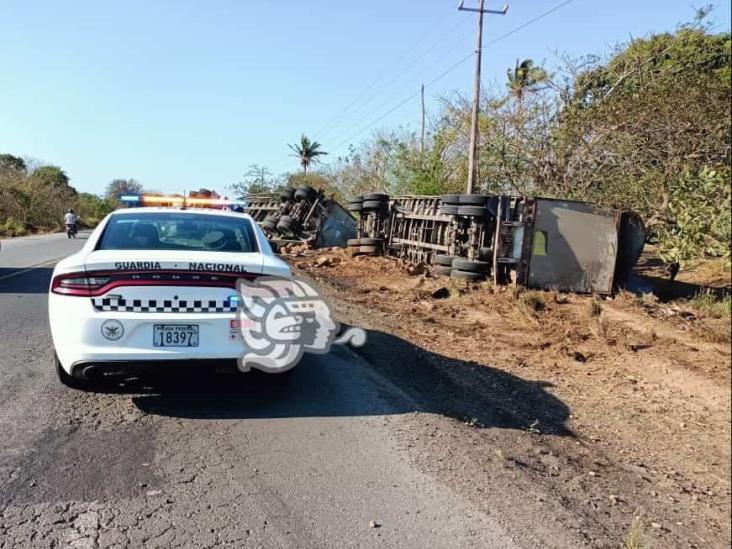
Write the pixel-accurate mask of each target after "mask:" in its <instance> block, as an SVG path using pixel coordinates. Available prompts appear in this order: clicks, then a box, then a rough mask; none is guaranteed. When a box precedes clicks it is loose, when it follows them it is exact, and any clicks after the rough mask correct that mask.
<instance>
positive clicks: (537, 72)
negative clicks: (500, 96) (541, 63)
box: [506, 59, 549, 104]
mask: <svg viewBox="0 0 732 549" xmlns="http://www.w3.org/2000/svg"><path fill="white" fill-rule="evenodd" d="M506 76H508V84H507V86H508V90H509V92H510V93H511V95H513V96H514V97H515V98H516V100H517V101H518V103H519V104H521V103H523V99H524V95H525V94H526V93H527V92H535V91H538V90H540V89H541V84H544V83H546V82H547V81H548V80H549V75H548V74H547V72H546V71H545V70H544V69H543V68H541V67H537V66H536V65H534V61H533V60H531V59H524V60H523V61H521V63H519V60H518V59H516V66H515V67H514V68H513V69H508V70H507V71H506Z"/></svg>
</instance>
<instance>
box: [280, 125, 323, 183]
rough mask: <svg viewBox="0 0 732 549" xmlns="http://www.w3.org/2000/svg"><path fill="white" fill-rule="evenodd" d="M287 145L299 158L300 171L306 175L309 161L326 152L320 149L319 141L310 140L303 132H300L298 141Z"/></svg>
mask: <svg viewBox="0 0 732 549" xmlns="http://www.w3.org/2000/svg"><path fill="white" fill-rule="evenodd" d="M287 146H288V147H290V148H291V149H292V150H293V151H295V156H297V157H298V158H299V159H300V165H301V166H302V171H303V173H304V174H306V175H307V173H308V166H310V163H311V162H312V161H313V160H314V159H315V158H317V157H318V156H323V155H326V154H328V153H327V152H325V151H321V150H320V147H321V145H320V143H318V142H317V141H310V138H309V137H308V136H307V135H305V134H302V136H301V137H300V143H295V144H294V145H289V144H288V145H287Z"/></svg>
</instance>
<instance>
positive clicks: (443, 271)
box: [432, 265, 452, 276]
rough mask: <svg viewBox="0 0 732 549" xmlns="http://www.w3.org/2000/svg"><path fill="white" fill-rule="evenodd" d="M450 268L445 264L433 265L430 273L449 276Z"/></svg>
mask: <svg viewBox="0 0 732 549" xmlns="http://www.w3.org/2000/svg"><path fill="white" fill-rule="evenodd" d="M451 272H452V269H451V268H450V267H446V266H445V265H435V266H433V267H432V274H434V275H436V276H450V273H451Z"/></svg>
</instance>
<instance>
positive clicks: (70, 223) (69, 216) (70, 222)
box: [64, 208, 79, 234]
mask: <svg viewBox="0 0 732 549" xmlns="http://www.w3.org/2000/svg"><path fill="white" fill-rule="evenodd" d="M78 222H79V216H78V215H76V214H75V213H74V210H72V209H70V208H69V211H68V212H66V215H65V216H64V225H66V228H67V229H69V228H71V230H72V233H73V234H76V224H77V223H78Z"/></svg>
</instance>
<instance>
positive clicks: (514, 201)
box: [348, 193, 645, 294]
mask: <svg viewBox="0 0 732 549" xmlns="http://www.w3.org/2000/svg"><path fill="white" fill-rule="evenodd" d="M348 209H349V210H350V211H352V212H354V213H356V214H358V215H359V221H358V231H357V232H358V237H357V238H356V239H353V240H351V241H350V242H349V245H350V246H351V247H352V248H353V252H354V253H368V254H385V255H391V256H396V257H400V258H403V259H405V260H407V261H409V262H412V263H425V264H431V265H433V272H434V273H435V274H438V275H444V276H450V277H452V278H456V279H461V280H467V281H479V280H485V279H486V278H492V280H493V281H494V282H495V283H497V284H506V283H509V282H512V281H513V282H515V283H516V284H519V285H523V286H527V287H530V288H539V289H556V290H559V291H572V292H580V293H598V294H609V293H612V291H613V289H614V288H615V287H617V286H618V285H621V284H622V283H623V282H625V280H626V278H627V277H628V276H629V274H630V271H631V269H632V267H633V265H634V264H635V262H636V261H637V260H638V257H639V256H640V253H641V251H642V248H643V243H644V240H645V232H644V227H643V223H642V221H641V219H640V218H639V217H638V216H637V215H636V214H634V213H632V212H628V211H618V210H605V209H601V208H598V207H596V206H594V205H592V204H589V203H587V202H579V201H568V200H556V199H550V198H537V197H526V196H486V195H477V194H462V195H444V196H442V197H434V196H400V197H394V198H391V197H388V196H387V195H385V194H381V193H367V194H365V195H363V196H361V197H357V198H355V199H353V200H351V201H349V204H348Z"/></svg>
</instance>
